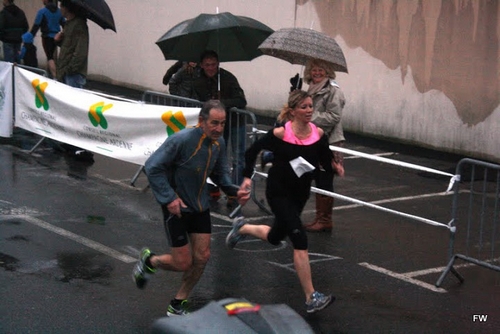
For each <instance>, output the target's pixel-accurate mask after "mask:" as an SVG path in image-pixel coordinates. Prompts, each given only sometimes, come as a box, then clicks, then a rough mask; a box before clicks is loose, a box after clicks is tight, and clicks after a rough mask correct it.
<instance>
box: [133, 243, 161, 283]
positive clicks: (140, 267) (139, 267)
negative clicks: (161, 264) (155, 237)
mask: <svg viewBox="0 0 500 334" xmlns="http://www.w3.org/2000/svg"><path fill="white" fill-rule="evenodd" d="M152 255H154V254H153V253H151V251H150V250H149V248H143V249H142V250H141V253H140V255H139V262H137V264H136V265H135V267H134V272H133V275H132V277H133V278H134V282H135V284H136V285H137V287H138V288H139V289H144V287H145V286H146V283H147V282H148V280H149V279H150V278H151V275H152V274H154V273H155V272H156V269H155V268H151V267H149V266H148V265H147V264H146V260H147V259H148V258H149V257H151V256H152Z"/></svg>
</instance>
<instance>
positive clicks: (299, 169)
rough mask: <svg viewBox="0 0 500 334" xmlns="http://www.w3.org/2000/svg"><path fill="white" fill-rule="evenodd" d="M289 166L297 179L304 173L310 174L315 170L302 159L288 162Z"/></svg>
mask: <svg viewBox="0 0 500 334" xmlns="http://www.w3.org/2000/svg"><path fill="white" fill-rule="evenodd" d="M290 166H292V169H293V171H294V172H295V174H297V176H298V177H301V176H302V175H303V174H304V173H307V172H311V171H313V170H314V169H315V168H314V166H313V165H311V164H310V163H309V162H308V161H307V160H306V159H304V158H302V157H298V158H295V159H293V160H290Z"/></svg>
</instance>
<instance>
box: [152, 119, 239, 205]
mask: <svg viewBox="0 0 500 334" xmlns="http://www.w3.org/2000/svg"><path fill="white" fill-rule="evenodd" d="M145 172H146V175H147V176H148V180H149V183H150V186H151V190H152V191H153V194H154V196H155V198H156V200H157V201H158V203H159V204H160V205H167V204H169V203H170V202H172V201H173V200H175V199H176V198H178V197H179V198H181V199H182V201H183V202H184V204H186V205H187V208H182V211H184V212H203V211H205V210H208V208H209V207H210V205H209V198H208V197H209V196H208V190H207V182H206V180H207V177H210V179H212V181H214V182H215V183H216V184H217V185H218V186H219V187H220V188H221V189H222V190H223V191H224V192H225V193H226V194H228V195H229V196H236V193H237V191H238V186H236V185H233V184H232V183H231V179H230V176H229V164H228V162H227V154H226V144H225V142H224V139H223V138H222V137H221V138H219V139H218V140H217V141H213V140H211V139H209V138H207V137H206V135H205V134H204V133H203V130H202V129H201V128H199V127H196V128H189V129H184V130H181V131H179V132H177V133H174V134H173V135H171V136H169V137H168V138H167V140H165V142H164V143H163V144H162V145H161V146H160V147H159V148H158V149H157V150H156V151H155V152H154V153H153V154H152V155H151V156H150V157H149V159H148V160H147V161H146V164H145Z"/></svg>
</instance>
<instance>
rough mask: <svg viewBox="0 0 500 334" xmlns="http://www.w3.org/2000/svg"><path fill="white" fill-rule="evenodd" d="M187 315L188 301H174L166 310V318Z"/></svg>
mask: <svg viewBox="0 0 500 334" xmlns="http://www.w3.org/2000/svg"><path fill="white" fill-rule="evenodd" d="M186 314H189V311H188V301H187V299H184V300H183V301H181V302H180V303H176V302H175V301H174V300H172V301H171V302H170V305H168V308H167V316H169V317H175V316H178V315H186Z"/></svg>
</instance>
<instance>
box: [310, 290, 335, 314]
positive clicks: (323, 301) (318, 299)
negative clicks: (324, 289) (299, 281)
mask: <svg viewBox="0 0 500 334" xmlns="http://www.w3.org/2000/svg"><path fill="white" fill-rule="evenodd" d="M334 300H335V297H334V296H332V295H328V296H326V295H324V294H322V293H321V292H318V291H314V292H313V293H312V295H311V301H310V302H309V303H306V311H307V313H314V312H318V311H321V310H322V309H324V308H325V307H327V306H328V305H330V304H331V303H333V301H334Z"/></svg>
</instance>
